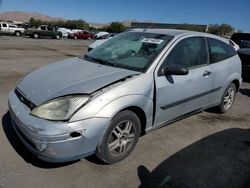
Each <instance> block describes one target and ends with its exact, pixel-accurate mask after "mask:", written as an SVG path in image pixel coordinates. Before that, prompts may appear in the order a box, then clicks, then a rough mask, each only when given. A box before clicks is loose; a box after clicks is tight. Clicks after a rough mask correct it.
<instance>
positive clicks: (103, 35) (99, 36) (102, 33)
mask: <svg viewBox="0 0 250 188" xmlns="http://www.w3.org/2000/svg"><path fill="white" fill-rule="evenodd" d="M108 35H109V33H108V32H106V31H100V32H98V33H96V34H95V35H94V38H95V39H106V38H107V37H108Z"/></svg>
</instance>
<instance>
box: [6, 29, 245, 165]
mask: <svg viewBox="0 0 250 188" xmlns="http://www.w3.org/2000/svg"><path fill="white" fill-rule="evenodd" d="M241 82H242V79H241V62H240V59H239V57H238V55H237V53H236V51H235V50H234V49H233V47H232V46H231V45H230V44H229V41H228V40H227V39H224V38H221V37H218V36H215V35H211V34H207V33H198V32H192V31H182V30H168V29H141V30H138V29H137V30H134V31H133V30H131V31H129V32H124V33H121V34H119V35H117V36H116V37H114V38H112V39H110V40H108V41H107V42H105V43H104V44H102V45H101V46H99V47H98V48H96V49H94V50H92V51H90V52H89V53H88V54H86V55H83V56H80V57H76V58H72V59H67V60H63V61H61V62H57V63H55V64H50V65H48V66H46V67H44V68H41V69H39V70H36V71H34V72H32V73H30V74H28V75H27V76H25V77H24V78H22V79H21V80H20V81H19V82H18V83H17V85H16V88H15V89H14V90H13V91H11V93H10V95H9V103H8V104H9V111H10V114H11V118H12V122H13V124H12V125H13V127H14V130H15V131H16V132H17V135H18V136H19V137H20V140H21V141H22V142H23V143H24V145H25V146H26V147H27V148H28V149H29V150H30V151H31V152H32V153H34V154H35V155H36V156H38V157H39V158H41V159H43V160H46V161H50V162H63V161H71V160H75V159H79V158H81V157H84V156H89V155H91V154H93V153H95V154H96V155H97V156H98V157H99V158H100V159H101V160H103V161H104V162H106V163H109V164H112V163H115V162H118V161H121V160H123V159H124V158H126V157H127V156H128V155H129V154H130V153H131V152H132V151H133V149H134V148H135V146H136V144H137V141H138V139H139V137H140V135H143V134H145V133H147V132H150V131H153V130H155V129H157V128H160V127H162V126H165V125H167V124H170V123H172V122H174V121H177V120H180V119H182V118H184V117H187V116H190V115H192V114H196V113H198V112H200V111H202V110H204V109H207V108H211V107H216V108H217V110H218V111H219V112H221V113H225V112H227V111H228V110H230V108H231V107H232V105H233V103H234V100H235V96H236V93H237V91H238V90H239V88H240V86H241ZM229 116H230V115H229ZM159 141H160V139H159V140H158V142H159ZM158 142H157V143H158ZM153 145H154V144H152V145H150V146H153ZM148 149H150V148H148Z"/></svg>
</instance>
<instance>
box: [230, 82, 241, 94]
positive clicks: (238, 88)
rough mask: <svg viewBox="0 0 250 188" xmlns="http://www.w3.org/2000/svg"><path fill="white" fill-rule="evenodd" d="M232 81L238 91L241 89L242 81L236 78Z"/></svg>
mask: <svg viewBox="0 0 250 188" xmlns="http://www.w3.org/2000/svg"><path fill="white" fill-rule="evenodd" d="M232 83H233V84H234V85H235V87H236V91H237V92H238V91H239V90H240V81H239V80H237V79H235V80H233V81H232Z"/></svg>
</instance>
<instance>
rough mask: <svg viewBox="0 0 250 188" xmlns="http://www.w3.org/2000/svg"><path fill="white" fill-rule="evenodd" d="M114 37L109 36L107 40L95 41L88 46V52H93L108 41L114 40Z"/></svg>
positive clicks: (112, 35)
mask: <svg viewBox="0 0 250 188" xmlns="http://www.w3.org/2000/svg"><path fill="white" fill-rule="evenodd" d="M113 37H114V34H109V35H108V36H107V38H105V39H97V40H95V41H94V42H93V43H91V44H90V45H89V46H88V51H91V50H93V49H94V48H96V47H97V46H100V45H101V44H103V43H104V42H106V41H108V40H109V39H111V38H113Z"/></svg>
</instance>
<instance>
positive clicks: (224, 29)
mask: <svg viewBox="0 0 250 188" xmlns="http://www.w3.org/2000/svg"><path fill="white" fill-rule="evenodd" d="M234 31H235V29H234V27H232V26H231V25H228V24H225V23H223V24H220V25H219V24H211V25H209V26H208V33H212V34H215V35H219V36H222V37H227V38H229V37H230V36H231V35H232V34H233V33H234Z"/></svg>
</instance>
